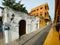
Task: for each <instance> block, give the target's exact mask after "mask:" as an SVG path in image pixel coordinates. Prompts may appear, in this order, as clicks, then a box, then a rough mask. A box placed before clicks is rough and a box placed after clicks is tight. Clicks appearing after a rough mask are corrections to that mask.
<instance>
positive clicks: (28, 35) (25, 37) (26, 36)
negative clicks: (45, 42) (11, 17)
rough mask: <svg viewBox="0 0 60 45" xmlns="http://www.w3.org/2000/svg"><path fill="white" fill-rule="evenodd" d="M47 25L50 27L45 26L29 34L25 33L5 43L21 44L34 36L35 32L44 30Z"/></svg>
mask: <svg viewBox="0 0 60 45" xmlns="http://www.w3.org/2000/svg"><path fill="white" fill-rule="evenodd" d="M47 27H50V26H46V27H44V28H43V29H40V30H37V31H34V32H32V33H30V34H25V35H23V36H21V38H20V39H17V40H15V41H12V42H9V43H8V44H7V45H22V44H24V43H26V42H27V41H29V40H30V39H31V38H33V37H35V36H36V35H37V34H39V33H40V32H41V30H45V29H46V28H47Z"/></svg>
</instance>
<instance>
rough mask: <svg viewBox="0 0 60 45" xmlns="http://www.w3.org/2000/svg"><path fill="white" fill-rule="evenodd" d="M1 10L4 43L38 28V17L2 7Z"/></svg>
mask: <svg viewBox="0 0 60 45" xmlns="http://www.w3.org/2000/svg"><path fill="white" fill-rule="evenodd" d="M2 10H3V13H2V16H3V31H4V34H5V40H6V41H5V42H6V43H8V42H9V41H13V40H15V39H18V38H19V37H20V36H22V35H24V34H28V33H31V32H33V31H36V30H37V29H39V28H40V27H39V18H38V17H35V16H31V15H28V14H25V13H22V12H19V11H15V10H13V9H11V8H9V7H4V8H3V9H2ZM37 31H38V30H37Z"/></svg>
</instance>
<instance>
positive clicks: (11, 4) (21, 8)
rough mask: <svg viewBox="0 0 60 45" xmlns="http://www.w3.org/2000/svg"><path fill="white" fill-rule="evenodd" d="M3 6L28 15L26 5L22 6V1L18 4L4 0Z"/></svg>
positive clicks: (10, 0)
mask: <svg viewBox="0 0 60 45" xmlns="http://www.w3.org/2000/svg"><path fill="white" fill-rule="evenodd" d="M2 4H3V5H5V6H8V7H10V8H12V9H14V10H17V11H21V12H25V13H28V12H27V10H26V8H25V7H23V6H24V5H23V4H21V3H20V1H19V2H18V3H16V2H15V1H12V0H3V2H2Z"/></svg>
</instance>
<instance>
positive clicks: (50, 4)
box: [0, 0, 55, 20]
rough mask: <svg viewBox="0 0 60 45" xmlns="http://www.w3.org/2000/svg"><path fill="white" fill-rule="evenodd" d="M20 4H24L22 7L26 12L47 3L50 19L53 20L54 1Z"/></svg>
mask: <svg viewBox="0 0 60 45" xmlns="http://www.w3.org/2000/svg"><path fill="white" fill-rule="evenodd" d="M18 1H20V0H16V2H18ZM21 3H22V4H24V6H25V7H26V9H27V10H28V12H30V11H31V9H32V8H35V7H37V6H39V5H42V4H45V3H48V5H49V14H50V16H51V18H52V20H53V19H54V7H55V6H54V0H21ZM1 5H2V0H0V6H1Z"/></svg>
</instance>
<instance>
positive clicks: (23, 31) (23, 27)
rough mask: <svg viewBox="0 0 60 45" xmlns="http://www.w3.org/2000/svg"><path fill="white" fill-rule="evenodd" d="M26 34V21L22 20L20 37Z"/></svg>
mask: <svg viewBox="0 0 60 45" xmlns="http://www.w3.org/2000/svg"><path fill="white" fill-rule="evenodd" d="M24 34H26V21H25V20H21V21H20V22H19V37H20V36H22V35H24Z"/></svg>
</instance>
